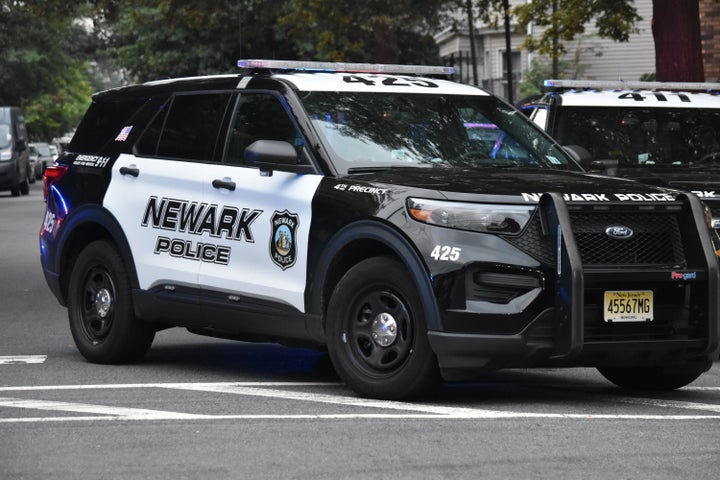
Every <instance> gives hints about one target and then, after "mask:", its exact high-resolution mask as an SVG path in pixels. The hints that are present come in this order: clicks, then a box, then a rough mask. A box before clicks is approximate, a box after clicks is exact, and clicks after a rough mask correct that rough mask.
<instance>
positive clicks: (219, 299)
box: [40, 60, 720, 398]
mask: <svg viewBox="0 0 720 480" xmlns="http://www.w3.org/2000/svg"><path fill="white" fill-rule="evenodd" d="M239 66H240V67H241V73H240V74H238V75H224V76H211V77H202V78H181V79H175V80H165V81H158V82H150V83H146V84H143V85H136V86H129V87H124V88H119V89H114V90H110V91H105V92H101V93H98V94H96V95H94V97H93V101H92V105H91V106H90V108H89V109H88V111H87V113H86V115H85V117H84V119H83V120H82V122H81V124H80V125H79V128H78V129H77V133H76V134H75V136H74V138H73V140H72V142H71V144H70V146H69V150H68V151H67V152H65V153H64V154H63V155H62V156H61V157H60V158H59V159H58V161H57V163H56V164H55V166H53V167H51V168H49V169H48V171H47V174H46V177H45V181H46V183H45V197H46V202H47V212H46V214H45V219H44V224H43V226H42V230H41V233H40V249H41V253H42V266H43V269H44V272H45V277H46V279H47V283H48V284H49V286H50V288H51V290H52V291H53V293H54V294H55V295H56V297H57V298H58V300H59V301H60V303H61V304H63V305H65V306H67V308H68V311H69V318H70V328H71V331H72V334H73V337H74V339H75V343H76V345H77V348H78V349H79V350H80V352H81V353H82V355H84V356H85V357H86V358H87V359H88V360H89V361H92V362H98V363H121V362H128V361H132V360H137V359H138V358H140V357H141V356H142V355H143V354H144V353H145V352H146V351H147V350H148V348H149V347H150V345H151V343H152V341H153V338H154V335H155V332H156V331H158V330H159V329H163V328H167V327H169V326H180V327H184V328H186V329H188V330H189V331H190V332H193V333H197V334H202V335H210V336H216V337H223V338H232V339H238V340H255V341H275V342H280V343H283V344H290V345H298V344H300V345H307V346H314V347H318V348H321V349H322V348H327V349H328V351H329V354H330V358H331V360H332V362H333V365H334V367H335V368H336V370H337V371H338V373H339V375H340V376H341V378H342V379H343V380H344V381H345V382H346V383H347V384H348V385H349V386H350V387H351V388H353V389H354V390H355V391H356V392H357V393H358V394H360V395H363V396H371V397H378V398H403V397H408V396H412V395H417V394H418V393H420V392H422V391H423V390H425V389H426V388H427V387H429V386H430V385H432V384H433V383H434V382H435V381H437V380H439V379H440V378H441V376H442V378H444V379H446V380H447V379H453V380H455V379H465V378H469V377H471V376H472V375H473V374H476V373H477V372H478V371H480V370H482V369H499V368H505V367H532V366H543V367H548V366H551V367H570V366H592V367H597V368H598V369H599V370H600V372H601V373H602V374H603V375H604V376H605V377H607V378H608V379H609V380H610V381H612V382H614V383H615V384H617V385H620V386H623V387H629V388H647V389H673V388H678V387H681V386H683V385H686V384H688V383H690V382H692V381H693V380H694V379H696V378H697V377H698V376H699V375H701V374H702V373H703V372H704V371H706V370H707V369H708V368H710V366H711V363H712V361H713V360H714V359H715V358H717V356H718V348H719V347H718V295H717V292H718V287H719V285H718V283H719V275H720V274H719V273H718V262H717V259H716V256H715V251H714V248H713V245H712V239H711V232H710V227H709V215H708V213H707V212H706V211H705V208H704V207H703V205H702V204H701V202H700V200H699V198H698V197H697V196H696V195H693V194H691V193H681V192H678V191H673V190H669V189H662V188H658V187H652V186H645V185H643V184H640V183H636V182H632V181H627V180H622V179H617V178H611V177H603V176H591V175H588V174H586V173H584V172H583V171H582V169H580V167H579V166H578V165H577V164H576V163H574V161H573V160H571V159H570V158H569V157H568V156H567V154H566V153H565V152H564V151H563V150H562V149H561V148H560V147H559V146H558V145H557V144H556V143H555V142H553V141H552V140H551V138H550V137H549V136H547V135H546V134H544V133H543V132H542V131H541V130H540V129H539V128H537V127H536V126H535V125H534V124H532V122H530V121H529V120H528V119H527V118H526V117H525V116H524V115H522V114H521V113H520V112H519V111H518V110H516V109H515V108H513V107H512V106H510V105H508V104H506V103H504V102H503V101H501V100H499V99H498V98H496V97H494V96H492V95H490V94H488V93H487V92H485V91H483V90H481V89H478V88H475V87H472V86H468V85H461V84H457V83H453V82H450V81H447V80H443V79H441V78H437V77H440V76H443V75H445V74H447V73H449V70H447V69H444V68H438V67H411V66H398V65H368V64H323V63H309V62H271V61H259V60H255V61H240V62H239ZM418 75H424V76H418Z"/></svg>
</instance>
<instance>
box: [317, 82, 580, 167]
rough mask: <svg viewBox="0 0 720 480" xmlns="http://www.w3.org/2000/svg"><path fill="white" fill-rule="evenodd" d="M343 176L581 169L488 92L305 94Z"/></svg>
mask: <svg viewBox="0 0 720 480" xmlns="http://www.w3.org/2000/svg"><path fill="white" fill-rule="evenodd" d="M303 97H304V105H305V108H306V110H307V112H308V114H309V116H310V118H311V120H312V122H313V125H314V126H315V129H316V130H317V132H318V133H319V135H320V136H321V137H322V139H323V140H324V143H325V145H326V147H327V148H328V150H330V152H331V153H332V154H333V156H334V161H335V164H336V165H335V166H336V168H337V169H338V171H339V172H340V173H352V172H359V171H363V170H367V169H377V168H391V167H425V168H433V167H436V168H448V167H461V168H474V167H488V166H490V167H492V166H503V167H512V166H526V167H534V168H565V169H576V168H577V167H576V166H575V165H574V164H571V163H570V162H569V161H568V160H567V157H566V156H565V155H564V154H563V153H562V152H561V151H560V150H559V149H558V148H557V147H556V146H555V145H554V144H553V143H552V142H551V141H550V140H548V139H547V138H546V137H545V136H544V135H542V134H541V133H540V132H539V130H538V129H537V128H535V126H534V125H532V124H531V123H530V122H528V121H527V119H526V118H524V116H523V115H522V114H520V113H519V112H517V111H516V110H514V109H512V108H510V107H508V106H507V105H505V104H503V103H502V102H500V101H499V100H498V99H496V98H494V97H491V96H484V95H483V96H467V95H427V94H407V93H402V94H399V93H356V92H354V93H348V92H343V93H337V92H317V91H316V92H306V93H305V94H304V95H303Z"/></svg>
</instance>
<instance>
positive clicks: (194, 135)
mask: <svg viewBox="0 0 720 480" xmlns="http://www.w3.org/2000/svg"><path fill="white" fill-rule="evenodd" d="M229 100H230V94H229V93H204V94H192V95H176V96H175V97H174V98H173V100H172V103H171V104H170V107H169V110H168V112H167V114H166V118H165V119H164V126H163V128H162V133H161V134H160V140H159V143H158V147H157V155H158V156H160V157H170V158H182V159H188V160H201V161H211V160H213V153H214V151H215V145H216V144H217V140H218V133H219V130H220V124H221V123H222V120H223V116H224V115H225V109H226V108H227V104H228V101H229ZM160 120H162V119H160ZM156 121H158V119H156ZM157 127H159V125H157V124H156V123H155V122H153V124H152V125H151V128H150V130H149V131H148V132H147V134H148V135H149V137H148V138H150V137H152V135H153V128H157ZM144 140H145V139H143V141H144ZM148 143H151V142H148ZM146 147H148V145H145V144H143V147H142V148H139V150H141V149H143V148H146ZM148 153H149V152H148Z"/></svg>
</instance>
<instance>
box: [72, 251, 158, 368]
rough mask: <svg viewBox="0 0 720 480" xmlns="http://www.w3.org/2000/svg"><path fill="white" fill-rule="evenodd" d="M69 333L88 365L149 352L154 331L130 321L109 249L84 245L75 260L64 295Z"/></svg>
mask: <svg viewBox="0 0 720 480" xmlns="http://www.w3.org/2000/svg"><path fill="white" fill-rule="evenodd" d="M68 313H69V317H70V331H71V332H72V336H73V339H74V340H75V345H76V346H77V348H78V350H79V351H80V353H81V354H82V355H83V356H84V357H85V358H86V359H87V360H89V361H91V362H94V363H126V362H132V361H135V360H137V359H139V358H140V357H142V356H143V355H144V354H145V353H146V352H147V350H148V349H149V348H150V345H151V344H152V341H153V339H154V337H155V330H154V329H153V328H152V327H151V326H150V325H148V324H145V323H143V322H141V321H140V320H138V319H136V318H135V314H134V310H133V303H132V297H131V288H130V281H129V277H128V275H127V272H126V270H125V266H124V264H123V262H122V259H121V258H120V255H119V253H118V252H117V250H116V249H115V247H114V246H113V245H112V244H110V243H109V242H107V241H102V240H101V241H96V242H93V243H91V244H89V245H88V246H87V247H85V249H84V250H83V251H82V252H81V253H80V255H79V256H78V259H77V261H76V262H75V265H74V267H73V270H72V273H71V275H70V286H69V292H68Z"/></svg>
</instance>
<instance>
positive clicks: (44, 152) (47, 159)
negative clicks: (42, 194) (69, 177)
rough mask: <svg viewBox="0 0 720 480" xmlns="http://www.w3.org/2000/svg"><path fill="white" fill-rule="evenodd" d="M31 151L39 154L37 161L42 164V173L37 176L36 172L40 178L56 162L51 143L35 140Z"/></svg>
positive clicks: (31, 145)
mask: <svg viewBox="0 0 720 480" xmlns="http://www.w3.org/2000/svg"><path fill="white" fill-rule="evenodd" d="M30 152H31V153H33V154H36V155H37V158H38V160H37V161H38V163H39V165H40V175H39V176H37V172H36V176H37V178H38V179H41V178H42V176H43V174H44V173H45V170H46V169H47V167H48V166H50V165H52V164H53V163H54V162H55V159H54V158H53V154H52V151H51V150H50V145H49V144H48V143H44V142H33V143H31V144H30Z"/></svg>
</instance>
